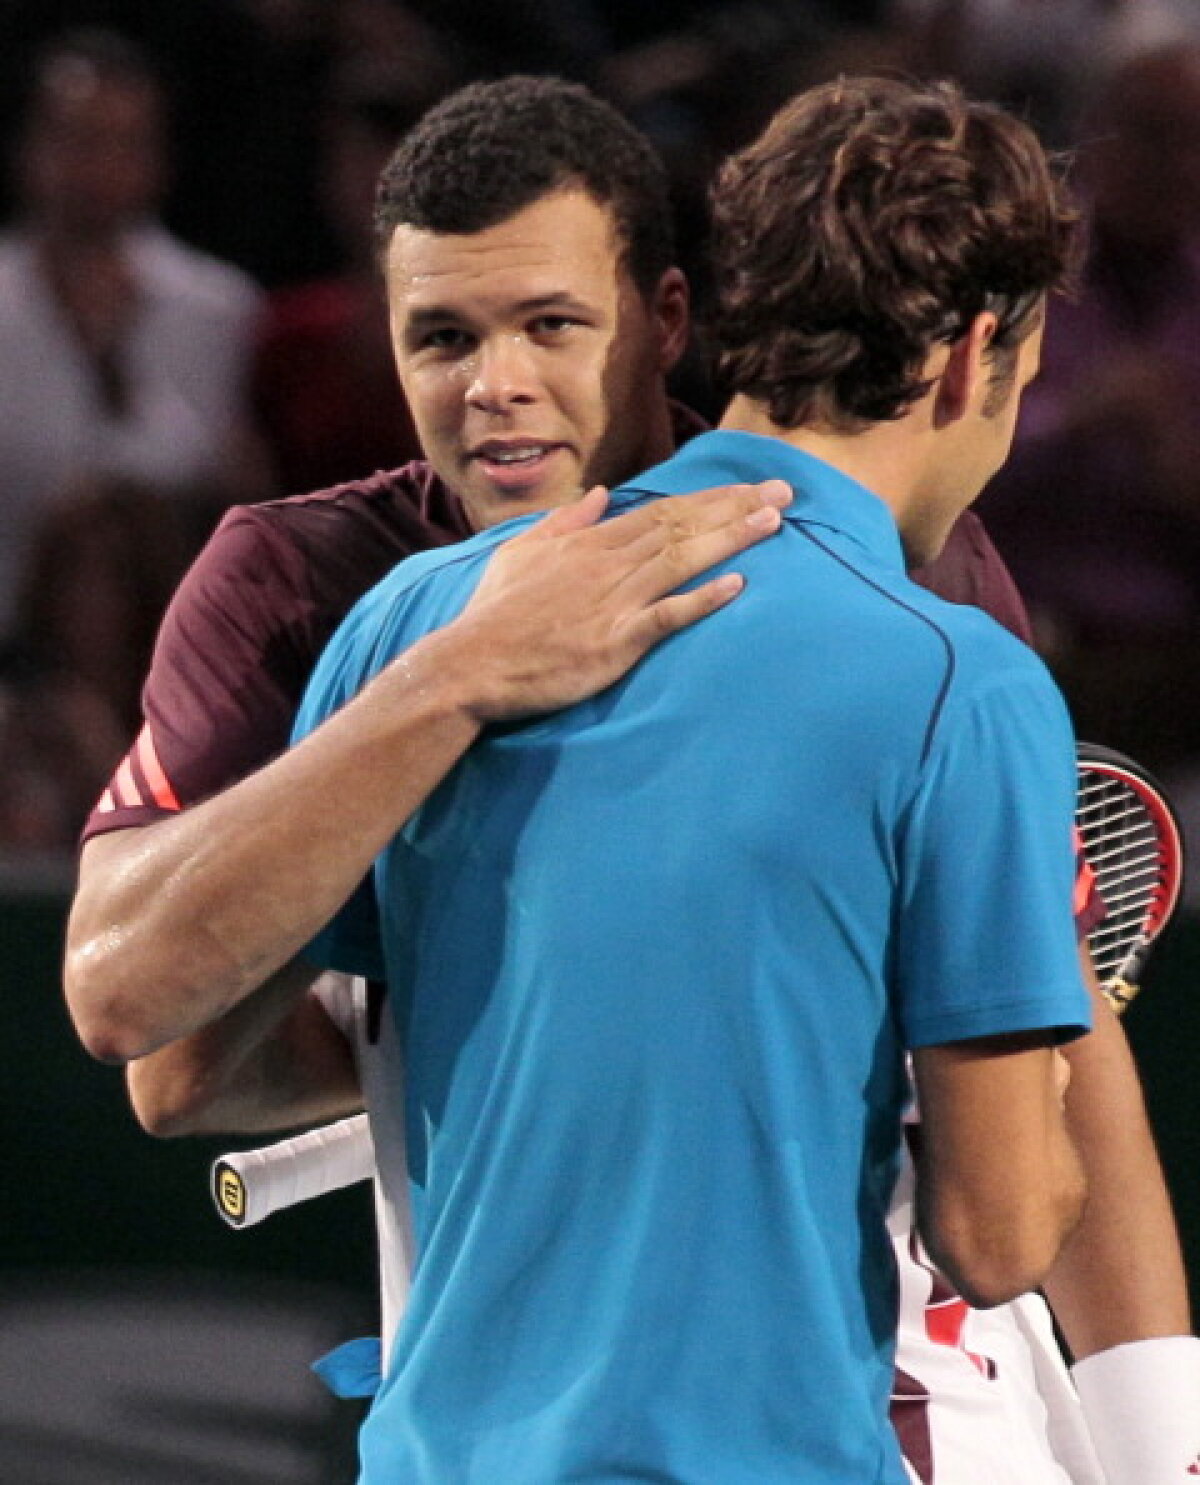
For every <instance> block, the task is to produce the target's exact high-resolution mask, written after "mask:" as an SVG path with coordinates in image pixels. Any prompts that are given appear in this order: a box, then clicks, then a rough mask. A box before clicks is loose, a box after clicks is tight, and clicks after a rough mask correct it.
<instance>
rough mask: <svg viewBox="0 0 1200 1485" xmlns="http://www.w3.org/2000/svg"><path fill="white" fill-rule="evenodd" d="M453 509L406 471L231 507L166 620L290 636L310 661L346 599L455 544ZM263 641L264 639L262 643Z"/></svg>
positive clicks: (426, 474) (422, 471)
mask: <svg viewBox="0 0 1200 1485" xmlns="http://www.w3.org/2000/svg"><path fill="white" fill-rule="evenodd" d="M458 534H459V532H458V531H457V530H456V528H455V507H454V506H453V505H452V503H451V502H450V499H449V497H448V496H447V495H446V493H445V491H444V490H443V489H442V487H441V486H440V485H438V484H437V482H436V480H435V479H434V476H433V474H432V471H431V470H430V469H429V467H428V465H425V464H422V463H414V464H410V465H405V466H403V467H402V468H400V469H396V470H388V471H384V472H382V473H380V474H376V475H373V476H371V478H369V479H366V480H358V481H354V482H352V483H348V484H344V485H338V486H336V487H334V488H332V489H329V490H322V491H316V492H313V493H311V494H306V495H296V496H291V497H289V498H287V499H283V500H271V501H264V502H262V503H261V504H258V505H240V506H234V507H233V508H232V509H231V510H230V511H228V512H227V513H226V515H225V516H224V518H223V519H222V521H221V523H220V525H219V526H218V527H217V530H216V531H215V532H214V534H213V536H212V537H211V538H210V540H209V542H208V544H207V545H206V546H205V548H204V550H203V551H202V552H201V554H200V556H199V557H198V558H197V559H196V562H195V563H194V564H193V566H192V568H191V570H190V571H189V572H188V574H187V576H186V577H185V579H184V581H183V583H182V584H181V585H180V588H179V591H178V593H177V595H176V599H175V602H174V603H173V604H172V611H173V612H172V619H173V621H174V622H175V623H176V624H178V623H180V622H183V623H185V624H186V623H187V622H189V619H190V616H191V615H192V614H193V613H195V612H196V611H201V610H207V611H210V612H219V613H220V614H221V615H222V623H223V625H225V626H228V625H231V624H236V625H237V626H238V627H239V628H241V629H244V630H246V631H247V632H248V631H250V630H254V631H256V632H261V633H262V634H263V635H267V634H276V635H279V634H283V633H285V632H287V633H293V634H294V635H295V637H296V643H297V644H298V645H299V646H300V647H301V648H302V649H303V650H304V651H306V652H308V651H311V652H312V653H315V647H319V645H320V644H322V643H324V641H325V639H326V638H327V637H328V635H329V632H330V631H331V629H332V627H333V626H334V625H336V624H337V622H338V621H339V620H340V619H341V617H342V616H343V615H344V614H345V613H346V612H347V611H348V609H349V608H350V607H351V606H352V605H353V603H354V602H356V600H357V599H358V598H359V597H361V595H362V594H363V593H364V592H366V591H367V589H368V588H370V587H371V586H372V585H373V584H374V583H376V582H378V581H379V579H380V578H381V577H383V576H384V574H385V573H387V572H389V571H391V569H392V568H393V567H395V565H396V564H397V563H398V562H401V561H403V559H404V558H405V557H408V556H410V555H411V554H412V553H414V552H421V551H426V550H429V549H431V548H440V547H442V546H444V545H446V544H447V543H450V542H453V541H455V540H456V539H457V537H458ZM265 642H266V641H265V640H264V643H265Z"/></svg>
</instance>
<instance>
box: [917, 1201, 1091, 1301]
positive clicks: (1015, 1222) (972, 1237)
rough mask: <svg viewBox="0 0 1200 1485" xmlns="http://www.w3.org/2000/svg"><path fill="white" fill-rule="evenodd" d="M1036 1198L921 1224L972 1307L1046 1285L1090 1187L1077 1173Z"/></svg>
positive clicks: (942, 1265)
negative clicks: (993, 1211) (987, 1214)
mask: <svg viewBox="0 0 1200 1485" xmlns="http://www.w3.org/2000/svg"><path fill="white" fill-rule="evenodd" d="M1034 1196H1035V1198H1036V1199H1030V1200H1028V1201H1026V1202H1025V1203H1024V1204H1023V1205H1022V1204H1021V1203H1011V1204H1009V1205H1008V1206H1007V1207H1006V1208H1005V1210H1004V1211H1003V1212H1002V1213H1000V1214H998V1215H996V1216H994V1217H992V1218H990V1219H985V1220H980V1219H979V1218H978V1217H977V1216H976V1215H974V1214H970V1213H966V1212H958V1213H943V1214H941V1215H939V1216H938V1217H937V1218H936V1219H934V1220H932V1221H930V1222H928V1223H927V1224H923V1230H922V1234H921V1235H922V1238H923V1240H924V1242H925V1246H926V1247H927V1248H928V1250H929V1254H930V1256H931V1257H932V1259H933V1260H934V1262H935V1263H936V1264H937V1266H938V1268H940V1269H941V1271H942V1272H943V1273H944V1274H945V1275H946V1277H947V1278H948V1279H949V1280H950V1282H951V1284H953V1285H954V1288H955V1289H956V1290H957V1291H958V1293H959V1294H960V1295H961V1296H962V1297H963V1299H965V1300H966V1301H967V1303H968V1304H969V1305H970V1306H971V1307H972V1308H973V1309H977V1310H988V1309H993V1308H995V1306H997V1305H1002V1304H1007V1303H1008V1302H1009V1301H1010V1300H1013V1299H1016V1298H1017V1297H1018V1296H1019V1295H1022V1294H1028V1293H1030V1292H1031V1291H1032V1290H1034V1289H1037V1288H1038V1287H1039V1286H1040V1285H1041V1284H1042V1283H1043V1281H1044V1280H1045V1278H1046V1276H1047V1274H1048V1273H1049V1272H1050V1270H1051V1269H1052V1268H1053V1267H1054V1264H1055V1261H1056V1260H1057V1258H1058V1255H1059V1253H1060V1252H1061V1250H1062V1247H1063V1244H1064V1243H1065V1242H1066V1240H1067V1238H1068V1237H1069V1236H1070V1234H1071V1233H1072V1232H1073V1231H1074V1229H1075V1227H1076V1225H1077V1224H1078V1222H1079V1220H1080V1218H1081V1217H1082V1215H1083V1209H1084V1206H1085V1203H1086V1188H1085V1185H1084V1181H1083V1177H1082V1175H1081V1174H1080V1173H1079V1172H1078V1171H1073V1172H1072V1173H1071V1174H1070V1175H1069V1176H1064V1178H1063V1179H1062V1180H1061V1181H1060V1182H1059V1183H1058V1184H1057V1186H1056V1187H1054V1189H1053V1190H1048V1189H1045V1188H1043V1189H1041V1190H1039V1191H1038V1192H1036V1193H1035V1194H1034ZM926 1229H927V1230H926Z"/></svg>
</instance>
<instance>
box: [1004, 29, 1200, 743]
mask: <svg viewBox="0 0 1200 1485" xmlns="http://www.w3.org/2000/svg"><path fill="white" fill-rule="evenodd" d="M1080 165H1081V174H1082V184H1083V187H1084V189H1085V191H1086V194H1087V196H1088V198H1089V199H1090V203H1091V228H1092V242H1091V247H1090V255H1089V261H1088V265H1087V269H1086V274H1085V279H1084V286H1083V290H1082V293H1081V294H1080V296H1079V297H1078V299H1077V300H1076V301H1075V302H1074V303H1071V302H1058V303H1055V304H1054V306H1053V307H1052V309H1051V311H1050V315H1049V322H1048V326H1047V332H1046V349H1045V355H1044V357H1043V362H1042V374H1041V377H1040V378H1039V380H1038V382H1037V383H1036V384H1035V385H1034V387H1033V388H1031V389H1030V395H1029V397H1028V399H1027V402H1026V408H1025V412H1024V415H1023V421H1022V425H1021V430H1020V433H1019V435H1018V440H1017V446H1016V449H1015V452H1014V455H1013V458H1012V459H1011V461H1010V463H1009V465H1008V466H1007V467H1006V469H1005V470H1003V471H1002V472H1001V474H1000V476H999V477H998V478H997V480H996V481H995V483H994V485H993V486H992V488H991V489H990V490H989V491H988V493H987V494H986V495H985V496H984V499H983V501H982V502H981V511H982V512H983V514H984V517H985V520H986V521H987V523H988V527H989V530H990V531H991V532H992V533H993V535H994V537H995V538H996V541H997V543H998V545H999V546H1000V547H1001V550H1002V551H1003V552H1004V554H1005V556H1006V557H1007V559H1008V561H1009V563H1010V566H1011V567H1012V570H1013V573H1014V575H1015V577H1016V578H1017V582H1018V585H1019V586H1020V588H1021V591H1022V593H1023V594H1024V596H1025V597H1026V600H1027V601H1028V603H1029V606H1030V608H1031V611H1032V612H1033V615H1034V618H1035V623H1037V624H1038V625H1039V635H1040V640H1041V644H1042V647H1043V649H1044V650H1045V652H1046V654H1047V656H1048V658H1049V659H1050V660H1051V662H1052V663H1053V664H1054V665H1055V667H1056V669H1057V670H1058V673H1059V676H1060V679H1061V680H1062V682H1063V684H1064V686H1065V688H1066V689H1067V691H1068V694H1069V696H1070V698H1071V700H1072V702H1073V705H1074V710H1075V714H1076V722H1077V725H1078V727H1079V729H1080V731H1081V732H1082V733H1084V734H1090V735H1094V736H1099V737H1103V738H1104V740H1105V741H1106V742H1110V743H1112V744H1114V745H1115V746H1121V747H1125V748H1127V749H1128V750H1129V751H1130V752H1133V753H1135V754H1137V755H1138V756H1140V757H1143V758H1145V759H1146V761H1147V762H1151V763H1154V764H1156V765H1157V766H1159V767H1170V766H1172V765H1173V764H1175V763H1176V762H1177V761H1179V760H1180V759H1181V758H1183V757H1185V756H1187V755H1189V754H1192V755H1194V754H1196V753H1198V752H1200V707H1197V705H1196V704H1194V703H1193V702H1192V701H1191V699H1190V698H1191V697H1192V696H1193V695H1194V693H1195V687H1194V685H1193V684H1192V678H1193V677H1194V674H1195V669H1194V667H1195V664H1196V661H1197V659H1200V43H1195V42H1178V43H1173V44H1169V45H1166V46H1163V47H1159V48H1155V49H1154V50H1151V51H1146V52H1143V53H1139V54H1136V55H1134V56H1133V57H1131V58H1129V59H1127V60H1125V61H1123V62H1122V63H1120V64H1118V65H1117V66H1116V67H1115V68H1114V69H1113V70H1112V72H1111V73H1110V74H1109V75H1108V76H1107V78H1106V79H1105V80H1104V82H1103V85H1102V86H1100V88H1099V89H1098V92H1097V94H1096V97H1095V99H1094V101H1093V104H1092V106H1091V107H1090V109H1089V111H1088V113H1087V116H1086V122H1085V126H1084V133H1083V139H1082V149H1081V159H1080Z"/></svg>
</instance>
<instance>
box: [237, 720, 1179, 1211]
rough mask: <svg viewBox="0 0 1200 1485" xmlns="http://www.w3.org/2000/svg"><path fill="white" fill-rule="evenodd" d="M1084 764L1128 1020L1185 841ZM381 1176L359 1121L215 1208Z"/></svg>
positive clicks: (279, 1163)
mask: <svg viewBox="0 0 1200 1485" xmlns="http://www.w3.org/2000/svg"><path fill="white" fill-rule="evenodd" d="M1078 764H1079V785H1078V788H1079V795H1078V804H1077V807H1076V813H1075V824H1076V827H1077V829H1078V831H1079V835H1080V840H1081V843H1082V846H1083V853H1084V856H1085V857H1086V859H1087V862H1088V865H1089V866H1090V867H1091V868H1092V870H1093V871H1094V872H1095V874H1096V886H1097V889H1098V890H1099V893H1100V896H1101V898H1102V899H1103V901H1104V905H1105V908H1106V913H1105V916H1104V918H1103V920H1102V921H1101V922H1100V923H1099V924H1098V925H1097V927H1096V928H1094V929H1093V930H1092V932H1091V933H1090V934H1089V935H1088V946H1089V947H1090V949H1091V953H1092V962H1093V964H1094V965H1095V968H1096V974H1097V977H1098V979H1099V981H1100V985H1101V988H1102V989H1103V991H1104V993H1105V995H1106V996H1107V997H1108V1000H1109V1002H1110V1003H1111V1004H1112V1006H1113V1007H1114V1008H1115V1009H1116V1010H1117V1011H1118V1012H1121V1011H1123V1010H1124V1009H1125V1007H1126V1006H1128V1004H1129V1002H1130V1001H1131V1000H1132V999H1133V997H1134V996H1135V995H1136V994H1137V992H1138V987H1139V983H1140V979H1141V973H1142V970H1143V968H1144V967H1145V963H1146V959H1147V957H1148V956H1149V953H1150V950H1151V948H1152V947H1153V946H1154V944H1155V943H1156V942H1157V940H1158V938H1159V937H1160V935H1161V934H1162V931H1163V929H1164V928H1166V926H1167V924H1168V923H1169V922H1170V920H1171V918H1172V916H1173V914H1174V912H1175V909H1176V907H1177V906H1178V904H1179V893H1180V887H1181V885H1182V882H1183V836H1182V833H1181V831H1180V829H1179V822H1178V820H1177V819H1176V817H1175V813H1174V811H1173V810H1172V808H1171V805H1170V802H1169V801H1168V799H1167V797H1166V795H1165V794H1164V792H1163V790H1162V787H1161V786H1160V785H1159V784H1158V783H1157V782H1156V781H1155V780H1154V779H1153V778H1152V777H1151V775H1150V774H1148V773H1147V772H1146V770H1145V769H1144V768H1142V767H1140V766H1139V765H1138V764H1137V763H1134V762H1133V760H1132V759H1130V758H1126V757H1125V756H1124V755H1123V754H1121V753H1117V752H1114V751H1113V750H1112V749H1111V748H1102V747H1099V746H1097V745H1096V744H1093V743H1080V744H1079V749H1078ZM374 1172H375V1150H374V1145H373V1144H372V1141H371V1129H370V1124H369V1123H368V1120H367V1116H366V1115H365V1114H358V1115H355V1116H354V1117H353V1118H350V1119H341V1120H339V1121H338V1122H337V1123H336V1124H331V1125H328V1126H326V1127H324V1128H321V1129H312V1130H309V1131H308V1133H306V1134H300V1135H295V1136H294V1137H293V1138H291V1139H286V1140H280V1141H279V1142H278V1143H277V1144H273V1145H267V1146H265V1147H264V1148H262V1149H257V1150H243V1151H240V1152H238V1153H235V1154H229V1155H222V1156H221V1157H220V1158H219V1159H218V1160H217V1161H215V1162H214V1164H213V1168H212V1191H213V1200H214V1201H215V1202H216V1205H217V1210H218V1211H219V1212H220V1214H221V1216H222V1217H223V1218H224V1219H225V1221H226V1222H228V1223H229V1224H230V1226H232V1227H251V1226H253V1224H254V1223H256V1222H261V1221H262V1220H263V1218H265V1217H269V1216H270V1215H271V1213H272V1212H277V1211H279V1210H280V1209H281V1208H282V1207H288V1206H294V1205H295V1204H296V1203H298V1202H301V1201H308V1200H309V1199H310V1198H312V1197H314V1196H323V1195H324V1194H325V1193H326V1192H328V1191H337V1190H340V1189H341V1188H342V1187H343V1186H351V1185H353V1184H354V1183H355V1182H357V1181H363V1180H366V1179H367V1177H368V1176H371V1175H373V1174H374Z"/></svg>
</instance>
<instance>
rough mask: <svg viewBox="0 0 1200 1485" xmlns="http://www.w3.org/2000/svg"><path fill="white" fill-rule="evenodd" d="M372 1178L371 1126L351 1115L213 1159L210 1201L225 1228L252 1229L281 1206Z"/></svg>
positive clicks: (373, 1172)
mask: <svg viewBox="0 0 1200 1485" xmlns="http://www.w3.org/2000/svg"><path fill="white" fill-rule="evenodd" d="M374 1174H375V1146H374V1143H373V1142H372V1139H371V1126H370V1124H369V1122H368V1120H367V1116H366V1114H356V1115H354V1117H353V1118H350V1119H339V1120H338V1121H337V1122H336V1123H334V1124H327V1125H324V1126H322V1127H321V1128H319V1129H310V1130H308V1131H307V1132H306V1133H305V1134H297V1135H294V1136H293V1137H292V1138H291V1139H286V1140H279V1141H278V1142H277V1143H276V1144H273V1145H264V1146H263V1147H262V1148H261V1149H257V1150H238V1151H234V1152H232V1153H230V1154H228V1155H221V1156H219V1157H218V1158H217V1159H216V1160H214V1161H213V1166H212V1197H213V1201H214V1202H215V1203H216V1207H217V1211H218V1212H219V1213H220V1214H221V1216H222V1218H224V1220H225V1221H226V1222H227V1223H228V1224H229V1226H230V1227H253V1226H254V1224H255V1223H256V1222H261V1221H262V1220H263V1218H264V1217H269V1216H270V1215H271V1213H272V1212H277V1211H279V1210H280V1209H281V1208H282V1207H290V1206H295V1205H296V1203H297V1202H301V1201H308V1200H309V1199H310V1198H311V1197H314V1196H324V1195H325V1193H326V1192H328V1191H338V1190H340V1189H341V1188H342V1187H343V1186H353V1185H354V1184H355V1183H356V1182H358V1181H365V1180H366V1179H367V1177H368V1176H373V1175H374Z"/></svg>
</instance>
